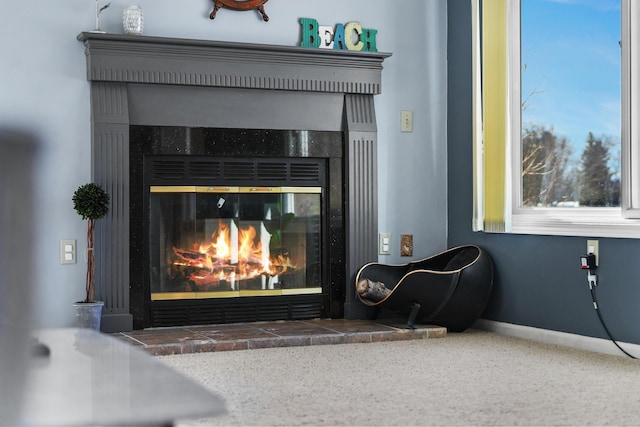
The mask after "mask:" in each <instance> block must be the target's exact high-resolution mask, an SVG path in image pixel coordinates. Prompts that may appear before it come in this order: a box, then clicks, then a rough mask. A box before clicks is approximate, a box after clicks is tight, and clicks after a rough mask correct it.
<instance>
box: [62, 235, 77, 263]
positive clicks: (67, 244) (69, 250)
mask: <svg viewBox="0 0 640 427" xmlns="http://www.w3.org/2000/svg"><path fill="white" fill-rule="evenodd" d="M76 262H77V259H76V241H75V240H60V264H75V263H76Z"/></svg>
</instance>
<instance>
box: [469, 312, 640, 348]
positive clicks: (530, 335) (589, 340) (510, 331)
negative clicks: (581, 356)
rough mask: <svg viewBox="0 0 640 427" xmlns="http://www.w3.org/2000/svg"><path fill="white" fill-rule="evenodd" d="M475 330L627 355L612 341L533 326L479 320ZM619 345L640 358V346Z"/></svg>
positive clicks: (622, 343)
mask: <svg viewBox="0 0 640 427" xmlns="http://www.w3.org/2000/svg"><path fill="white" fill-rule="evenodd" d="M473 328H475V329H480V330H483V331H491V332H495V333H496V334H499V335H505V336H510V337H517V338H523V339H528V340H532V341H538V342H543V343H545V344H555V345H563V346H566V347H573V348H578V349H581V350H587V351H593V352H596V353H604V354H612V355H616V356H625V354H624V353H623V352H621V351H620V349H619V348H618V347H616V346H615V344H614V343H613V342H612V341H610V340H607V339H603V338H594V337H587V336H584V335H577V334H570V333H567V332H558V331H552V330H549V329H541V328H534V327H531V326H522V325H516V324H513V323H504V322H497V321H495V320H486V319H478V320H477V321H476V322H475V323H474V325H473ZM618 344H619V345H620V347H622V348H624V350H625V351H627V352H629V353H630V354H632V355H633V356H634V357H640V345H638V344H631V343H625V342H618Z"/></svg>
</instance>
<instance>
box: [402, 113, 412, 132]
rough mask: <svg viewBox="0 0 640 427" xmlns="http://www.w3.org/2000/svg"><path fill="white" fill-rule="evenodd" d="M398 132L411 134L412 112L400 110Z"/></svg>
mask: <svg viewBox="0 0 640 427" xmlns="http://www.w3.org/2000/svg"><path fill="white" fill-rule="evenodd" d="M400 131H401V132H413V111H411V110H402V111H401V112H400Z"/></svg>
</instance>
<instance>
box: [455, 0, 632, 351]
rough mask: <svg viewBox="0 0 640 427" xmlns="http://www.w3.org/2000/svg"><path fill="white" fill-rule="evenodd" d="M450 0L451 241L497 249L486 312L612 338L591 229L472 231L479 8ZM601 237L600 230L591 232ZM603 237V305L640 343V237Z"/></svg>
mask: <svg viewBox="0 0 640 427" xmlns="http://www.w3.org/2000/svg"><path fill="white" fill-rule="evenodd" d="M470 3H471V2H469V1H461V0H449V1H448V3H447V4H448V61H449V65H448V67H449V69H448V96H447V98H448V102H449V104H448V124H447V132H448V138H449V139H448V149H447V153H448V154H447V155H448V175H447V176H448V185H449V188H448V207H449V211H448V244H449V246H455V245H459V244H464V243H476V244H478V245H480V246H482V247H484V248H485V249H486V250H487V251H488V252H490V253H491V255H492V256H493V259H494V263H495V267H496V282H495V289H494V292H493V295H492V297H491V300H490V302H489V305H488V307H487V309H486V311H485V313H484V315H483V317H484V318H486V319H491V320H497V321H501V322H508V323H514V324H519V325H525V326H533V327H537V328H544V329H551V330H556V331H562V332H569V333H575V334H579V335H586V336H592V337H600V338H606V335H605V332H604V330H603V329H602V327H601V326H600V323H599V321H598V319H597V315H596V312H595V310H594V309H593V306H592V303H591V296H590V294H589V289H588V287H587V279H586V274H585V272H584V271H582V270H581V269H580V268H579V265H580V262H579V257H580V255H582V254H583V253H584V252H585V249H586V240H587V237H552V236H535V235H512V234H487V233H474V232H472V231H471V218H472V194H473V193H472V179H473V176H472V116H471V107H472V104H471V25H470V23H471V10H470ZM589 237H590V238H597V236H589ZM599 240H600V263H599V267H598V278H599V286H598V288H597V296H598V301H599V306H600V310H601V312H602V315H603V316H604V318H605V321H606V323H607V326H608V328H609V330H610V331H611V333H612V334H613V335H614V337H615V338H617V339H618V340H620V341H624V342H630V343H636V344H637V343H640V328H639V327H638V325H639V324H640V310H638V303H639V302H640V262H638V259H637V258H636V257H637V256H638V255H639V254H640V242H638V241H637V240H634V239H603V238H599Z"/></svg>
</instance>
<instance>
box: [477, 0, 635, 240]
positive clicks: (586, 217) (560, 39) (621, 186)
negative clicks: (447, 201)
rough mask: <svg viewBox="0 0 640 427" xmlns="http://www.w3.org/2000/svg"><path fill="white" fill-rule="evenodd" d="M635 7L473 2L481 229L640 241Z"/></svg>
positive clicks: (626, 0) (582, 1) (624, 2)
mask: <svg viewBox="0 0 640 427" xmlns="http://www.w3.org/2000/svg"><path fill="white" fill-rule="evenodd" d="M637 3H638V2H634V1H633V0H598V1H596V0H577V1H574V2H564V1H562V2H561V1H553V0H491V1H484V2H479V3H476V5H475V6H476V9H474V17H475V18H476V19H474V25H475V34H478V35H480V32H481V35H482V37H478V38H476V40H475V43H474V70H475V73H474V83H475V85H476V88H480V89H481V90H480V91H474V92H475V93H474V96H475V98H474V117H475V122H476V123H475V126H474V135H475V139H476V143H477V144H476V151H475V156H476V157H475V167H476V174H475V176H476V182H475V190H476V191H475V195H476V203H475V207H476V209H475V212H474V215H475V218H474V227H475V229H476V230H484V231H498V232H502V231H506V232H513V233H528V234H553V235H576V236H601V237H640V221H639V220H637V219H635V218H639V217H640V213H639V209H638V208H640V191H639V189H638V187H639V186H640V180H639V179H640V154H639V153H638V152H639V151H640V150H638V145H639V143H638V135H637V130H636V124H637V122H638V120H637V119H635V118H633V117H632V116H631V114H630V112H631V111H639V109H635V108H633V106H638V103H639V101H638V100H639V99H640V92H639V91H638V89H636V88H637V84H636V83H640V80H639V79H640V77H638V72H633V70H637V69H638V61H637V59H638V58H637V57H636V56H637V55H640V52H639V53H635V52H633V49H632V46H635V45H636V44H637V43H638V41H640V37H639V35H638V31H637V29H636V22H637V23H638V25H640V5H639V4H637ZM480 8H482V9H480ZM480 19H483V20H485V22H489V23H490V25H484V26H483V25H482V23H481V22H480ZM481 42H482V45H481V44H480V43H481ZM636 50H638V49H636ZM632 55H633V56H632ZM501 56H502V58H501ZM632 79H633V81H632ZM635 80H638V81H637V82H636V81H635ZM631 88H633V89H635V90H636V92H637V93H633V92H631V91H630V89H631ZM489 94H491V96H489ZM495 175H501V176H497V177H496V176H495Z"/></svg>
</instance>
